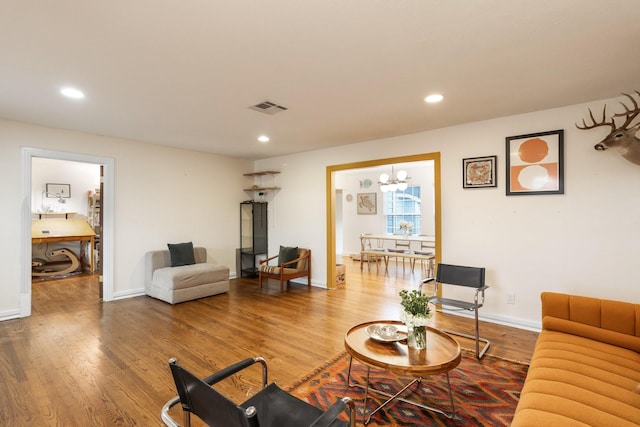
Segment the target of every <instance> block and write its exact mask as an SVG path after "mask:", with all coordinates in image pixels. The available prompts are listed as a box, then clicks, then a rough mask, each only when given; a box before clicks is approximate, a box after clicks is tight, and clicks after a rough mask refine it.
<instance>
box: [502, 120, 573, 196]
mask: <svg viewBox="0 0 640 427" xmlns="http://www.w3.org/2000/svg"><path fill="white" fill-rule="evenodd" d="M506 155H507V162H506V163H507V165H506V168H507V190H506V191H507V196H519V195H531V194H564V130H552V131H548V132H540V133H531V134H527V135H517V136H509V137H507V138H506Z"/></svg>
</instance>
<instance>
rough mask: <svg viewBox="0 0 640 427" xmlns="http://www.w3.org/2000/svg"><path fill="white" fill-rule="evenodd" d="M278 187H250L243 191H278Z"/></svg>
mask: <svg viewBox="0 0 640 427" xmlns="http://www.w3.org/2000/svg"><path fill="white" fill-rule="evenodd" d="M280 189H281V188H280V187H252V188H244V189H243V191H264V190H280Z"/></svg>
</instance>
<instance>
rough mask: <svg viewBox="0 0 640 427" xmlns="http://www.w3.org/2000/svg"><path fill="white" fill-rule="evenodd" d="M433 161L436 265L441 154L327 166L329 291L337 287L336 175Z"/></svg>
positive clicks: (439, 216) (438, 256) (439, 256)
mask: <svg viewBox="0 0 640 427" xmlns="http://www.w3.org/2000/svg"><path fill="white" fill-rule="evenodd" d="M421 161H433V185H434V187H435V188H434V189H433V190H434V199H435V200H434V203H435V206H434V210H435V212H434V213H435V233H436V242H435V243H436V244H435V246H436V259H435V262H436V265H437V264H438V263H439V262H440V260H441V256H442V251H441V245H442V243H441V242H442V225H441V215H440V213H441V210H440V209H441V193H440V153H439V152H436V153H424V154H415V155H412V156H402V157H390V158H387V159H376V160H366V161H361V162H354V163H343V164H340V165H331V166H327V170H326V188H327V194H326V200H327V215H326V216H327V289H333V288H335V287H336V281H335V277H336V188H335V180H334V178H335V173H336V172H338V171H344V170H349V169H362V168H369V167H374V166H383V165H389V164H395V163H409V162H421Z"/></svg>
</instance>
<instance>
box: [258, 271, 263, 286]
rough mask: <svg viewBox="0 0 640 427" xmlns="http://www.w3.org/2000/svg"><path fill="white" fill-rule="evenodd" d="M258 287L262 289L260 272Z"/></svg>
mask: <svg viewBox="0 0 640 427" xmlns="http://www.w3.org/2000/svg"><path fill="white" fill-rule="evenodd" d="M258 288H260V289H262V274H260V273H258Z"/></svg>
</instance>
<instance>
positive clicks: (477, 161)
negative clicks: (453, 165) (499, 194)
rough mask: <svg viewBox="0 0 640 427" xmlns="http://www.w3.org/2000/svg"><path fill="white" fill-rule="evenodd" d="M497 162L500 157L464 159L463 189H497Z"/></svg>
mask: <svg viewBox="0 0 640 427" xmlns="http://www.w3.org/2000/svg"><path fill="white" fill-rule="evenodd" d="M497 162H498V156H484V157H471V158H468V159H462V188H487V187H497V186H498V176H497V174H496V167H497Z"/></svg>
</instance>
